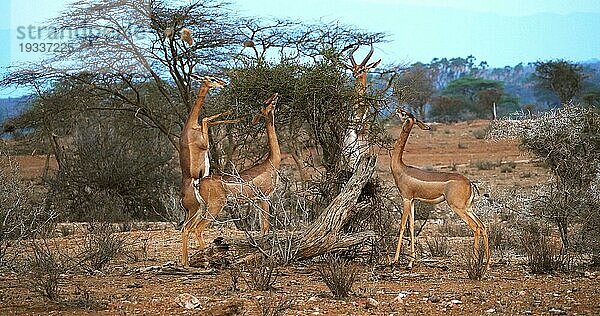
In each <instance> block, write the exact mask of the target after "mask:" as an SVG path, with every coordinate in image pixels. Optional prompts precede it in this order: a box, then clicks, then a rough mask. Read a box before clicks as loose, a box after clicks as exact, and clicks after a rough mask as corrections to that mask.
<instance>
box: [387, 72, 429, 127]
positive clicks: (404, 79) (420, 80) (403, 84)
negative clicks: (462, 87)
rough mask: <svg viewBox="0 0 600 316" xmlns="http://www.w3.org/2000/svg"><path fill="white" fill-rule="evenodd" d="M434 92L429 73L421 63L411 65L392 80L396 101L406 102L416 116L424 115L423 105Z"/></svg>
mask: <svg viewBox="0 0 600 316" xmlns="http://www.w3.org/2000/svg"><path fill="white" fill-rule="evenodd" d="M434 92H435V90H434V87H433V78H432V76H431V73H430V71H429V70H428V69H427V68H426V67H425V66H424V65H422V64H415V65H412V66H411V67H409V68H408V69H406V70H405V71H403V72H402V73H401V74H400V75H399V76H398V78H397V79H396V80H395V81H394V96H395V97H396V99H398V103H399V104H406V105H407V106H408V108H409V110H410V112H411V113H415V115H417V117H425V105H426V104H427V103H429V102H430V101H431V98H432V97H433V94H434Z"/></svg>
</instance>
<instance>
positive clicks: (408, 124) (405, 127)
mask: <svg viewBox="0 0 600 316" xmlns="http://www.w3.org/2000/svg"><path fill="white" fill-rule="evenodd" d="M414 124H415V122H414V121H413V120H411V119H407V120H405V121H404V123H403V124H402V132H401V133H400V137H399V138H398V139H397V140H396V143H395V144H394V149H392V169H393V168H394V166H406V165H405V164H404V161H402V155H403V153H404V146H406V141H407V140H408V136H409V135H410V131H411V130H412V127H413V125H414Z"/></svg>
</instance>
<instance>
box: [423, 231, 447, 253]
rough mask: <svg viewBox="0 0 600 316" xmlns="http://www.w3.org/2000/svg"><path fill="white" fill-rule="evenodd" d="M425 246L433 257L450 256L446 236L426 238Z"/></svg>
mask: <svg viewBox="0 0 600 316" xmlns="http://www.w3.org/2000/svg"><path fill="white" fill-rule="evenodd" d="M427 247H428V248H429V253H431V256H433V257H450V245H449V243H448V238H446V237H443V236H435V237H433V238H427Z"/></svg>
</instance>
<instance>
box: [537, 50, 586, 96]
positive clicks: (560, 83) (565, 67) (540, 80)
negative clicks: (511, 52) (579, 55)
mask: <svg viewBox="0 0 600 316" xmlns="http://www.w3.org/2000/svg"><path fill="white" fill-rule="evenodd" d="M535 79H536V82H537V88H538V90H540V89H541V90H550V91H552V92H554V93H555V94H556V96H557V97H558V99H559V100H560V103H561V104H568V103H569V102H571V101H572V100H573V98H574V97H576V96H577V95H579V93H580V92H581V88H582V83H583V79H584V78H583V68H582V67H581V66H580V65H577V64H573V63H570V62H567V61H564V60H557V61H546V62H541V61H540V62H536V63H535Z"/></svg>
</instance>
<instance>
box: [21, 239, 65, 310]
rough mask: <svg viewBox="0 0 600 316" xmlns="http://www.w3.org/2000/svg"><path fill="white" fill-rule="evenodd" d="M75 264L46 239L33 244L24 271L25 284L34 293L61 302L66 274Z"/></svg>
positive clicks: (33, 241) (22, 267)
mask: <svg viewBox="0 0 600 316" xmlns="http://www.w3.org/2000/svg"><path fill="white" fill-rule="evenodd" d="M73 262H74V260H73V258H72V257H71V256H70V255H69V254H68V253H67V252H66V251H65V250H62V249H60V248H59V247H58V246H55V245H50V244H49V243H48V241H47V240H46V239H43V238H42V239H35V240H32V242H31V252H30V253H29V255H28V256H27V257H26V258H25V261H24V262H23V265H22V266H20V267H19V269H20V270H22V271H21V272H22V275H23V276H24V281H25V284H26V285H27V286H28V287H29V288H30V289H31V290H32V291H33V292H34V293H37V294H39V295H41V296H42V297H44V298H46V299H48V300H50V301H55V302H56V301H59V300H60V294H61V286H62V285H63V282H64V278H65V273H67V272H68V271H69V270H70V268H71V266H70V264H72V263H73Z"/></svg>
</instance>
